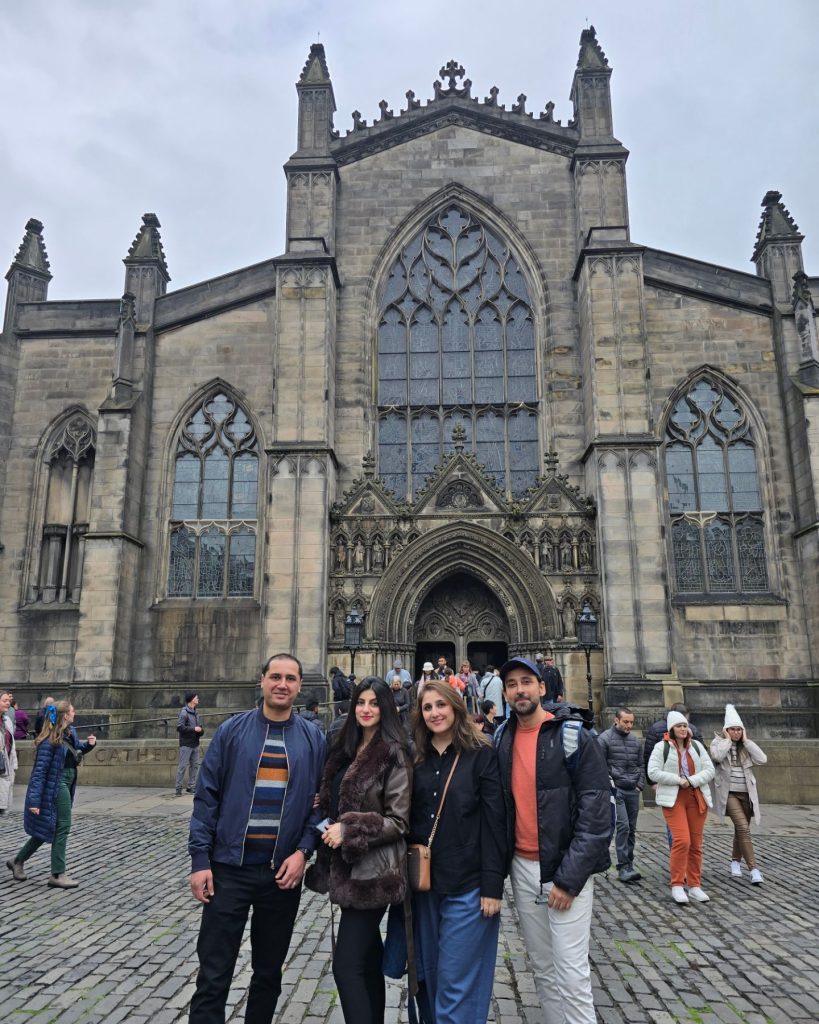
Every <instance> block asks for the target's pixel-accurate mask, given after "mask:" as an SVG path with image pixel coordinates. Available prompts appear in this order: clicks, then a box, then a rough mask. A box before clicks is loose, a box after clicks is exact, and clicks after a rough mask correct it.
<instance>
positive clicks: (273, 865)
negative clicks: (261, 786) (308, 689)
mask: <svg viewBox="0 0 819 1024" xmlns="http://www.w3.org/2000/svg"><path fill="white" fill-rule="evenodd" d="M290 713H291V714H292V713H293V712H292V711H291V712H290ZM285 724H286V723H285ZM285 732H286V730H285V728H284V726H282V746H283V747H284V759H285V761H287V785H286V786H285V787H284V796H283V797H282V813H281V817H280V818H279V827H278V830H277V831H276V842H275V843H274V844H273V857H272V858H271V860H270V867H271V868H272V869H273V870H274V871H275V869H276V850H277V849H278V848H279V836H280V835H281V834H282V822H283V821H284V805H285V804H286V803H287V790H288V789H289V788H290V755H289V754H288V752H287V740H286V738H285V735H284V734H285Z"/></svg>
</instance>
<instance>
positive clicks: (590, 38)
mask: <svg viewBox="0 0 819 1024" xmlns="http://www.w3.org/2000/svg"><path fill="white" fill-rule="evenodd" d="M608 66H609V62H608V60H607V59H606V55H605V53H603V49H602V47H601V46H600V43H598V41H597V34H596V32H595V31H594V25H591V26H590V27H589V28H585V29H583V31H582V32H581V33H580V53H579V54H578V57H577V70H578V71H596V70H599V69H602V68H608Z"/></svg>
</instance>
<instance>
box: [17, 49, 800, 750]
mask: <svg viewBox="0 0 819 1024" xmlns="http://www.w3.org/2000/svg"><path fill="white" fill-rule="evenodd" d="M610 76H611V68H610V67H609V64H608V61H607V59H606V56H605V54H604V53H603V50H602V49H601V47H600V45H599V43H598V41H597V39H596V36H595V33H594V30H593V29H587V30H585V31H584V32H583V33H582V36H581V43H580V53H579V57H578V63H577V68H576V71H575V75H574V79H573V82H572V85H571V100H572V104H573V117H572V119H571V120H570V121H569V122H568V124H562V123H561V122H560V121H557V120H555V119H554V116H553V107H554V105H553V104H551V103H549V104H547V105H546V107H545V109H544V110H543V111H541V112H532V111H529V110H528V109H527V105H526V97H525V96H520V97H518V99H517V101H516V102H515V103H514V104H513V105H511V106H509V107H508V108H507V106H506V105H504V104H501V103H500V102H499V94H498V90H497V89H496V88H493V89H492V90H490V94H489V96H487V97H483V98H479V97H475V96H473V95H472V87H471V83H470V81H469V80H468V79H467V78H465V71H464V69H463V68H461V67H460V66H458V65H457V64H456V63H455V62H453V61H450V63H449V64H448V65H446V66H445V67H443V68H442V69H441V72H440V77H439V79H438V80H437V81H436V82H435V83H434V86H433V96H432V98H431V99H429V100H426V101H421V100H419V99H417V98H416V97H415V95H414V93H412V92H408V93H407V98H406V109H403V110H399V111H393V110H391V109H388V105H387V103H386V102H382V103H381V104H380V116H379V117H378V118H377V119H376V120H375V121H373V122H372V123H367V121H366V120H364V119H362V117H361V116H360V114H359V113H358V112H356V113H355V114H354V115H353V127H352V129H351V130H349V131H346V132H339V131H337V130H335V128H334V123H333V114H334V111H335V100H334V95H333V86H332V82H331V78H330V74H329V71H328V66H327V62H326V59H325V54H324V49H323V47H322V46H321V45H319V44H316V45H314V46H313V47H311V50H310V54H309V56H308V59H307V63H306V64H305V66H304V69H303V71H302V74H301V77H300V79H299V81H298V83H297V86H296V90H297V99H298V109H299V115H298V140H297V148H296V150H295V152H294V154H293V156H292V157H291V159H290V160H289V161H288V163H287V164H286V165H285V174H286V181H287V192H286V203H287V230H286V249H285V252H284V253H283V254H282V255H280V256H277V257H275V258H272V259H270V260H268V261H265V262H263V263H260V264H257V265H255V266H251V267H247V268H244V269H240V270H237V271H235V272H233V273H229V274H226V275H224V276H223V277H220V278H217V279H214V280H208V281H204V282H202V283H200V284H196V285H193V286H191V287H188V288H184V289H181V290H176V291H174V290H170V289H169V287H168V285H169V280H170V277H169V272H168V265H167V262H166V257H165V253H164V251H163V248H162V243H161V238H160V223H159V221H158V219H157V217H156V216H155V215H153V214H146V215H145V216H144V217H143V223H142V226H141V227H140V229H139V232H138V234H137V236H136V238H135V240H134V242H133V244H132V246H131V248H130V250H129V252H128V255H127V256H126V258H125V260H124V263H125V274H124V286H123V294H122V296H121V297H118V298H116V299H111V300H110V301H109V300H106V301H49V300H48V283H49V280H50V278H51V272H50V267H49V263H48V257H47V254H46V248H45V242H44V237H43V228H42V225H41V224H40V223H39V222H38V221H36V220H31V221H29V223H28V224H27V225H26V232H25V237H24V239H23V242H22V245H21V246H20V249H19V252H18V253H17V255H16V258H15V259H14V261H13V263H12V266H11V269H10V271H9V273H8V275H7V280H8V295H7V301H6V307H5V319H4V325H3V334H2V341H1V342H0V460H2V461H0V486H2V490H1V491H0V494H1V497H0V503H1V504H0V544H2V550H0V564H1V565H2V566H3V577H4V579H5V581H6V582H5V586H4V587H3V589H2V591H1V592H0V674H2V679H3V682H4V684H8V685H12V686H13V687H14V689H15V691H16V692H17V693H18V695H19V696H20V697H21V698H22V700H21V702H22V703H23V704H26V703H28V704H31V703H34V701H35V700H38V699H39V698H40V697H42V696H43V695H44V694H46V693H48V694H53V693H57V694H60V693H64V692H67V691H70V693H71V695H72V699H73V700H74V702H75V703H76V704H77V705H78V706H79V707H82V708H85V709H108V710H109V711H116V710H117V709H118V711H119V712H120V713H121V714H124V713H126V712H128V713H132V712H133V710H134V709H147V708H151V707H153V708H157V707H168V706H171V705H172V704H173V703H174V702H175V701H178V699H179V695H180V693H181V692H182V691H183V690H185V689H190V688H194V687H195V688H196V689H197V690H198V692H199V693H200V694H201V695H202V701H203V704H205V705H207V704H210V705H211V706H214V705H218V706H220V707H224V708H230V707H234V706H245V705H246V704H247V701H248V699H249V698H250V694H251V689H250V688H251V686H252V685H253V684H254V682H255V680H256V679H257V678H258V669H259V665H260V663H261V662H262V661H263V660H264V657H265V655H266V654H269V653H272V652H274V651H278V650H290V651H294V652H296V653H297V654H298V655H299V657H300V658H301V659H302V660H303V662H304V666H305V674H306V679H307V682H308V684H309V685H310V686H311V687H313V688H315V690H316V692H317V693H321V692H324V690H323V688H324V687H325V686H326V683H325V680H326V678H327V673H328V669H329V667H330V666H331V665H333V664H340V665H341V666H342V667H345V668H349V654H348V653H347V651H346V650H345V635H344V634H345V620H346V618H347V616H348V615H349V614H350V613H351V612H352V611H357V612H358V613H359V614H360V615H361V616H362V617H363V623H364V625H363V637H362V648H361V650H360V651H359V652H358V653H357V655H356V673H357V675H358V676H359V677H360V676H361V675H362V674H365V673H371V672H375V673H378V674H384V673H385V672H386V671H387V669H388V667H389V666H391V665H392V663H393V659H394V658H396V657H401V658H402V659H403V661H404V664H405V665H407V666H408V667H410V669H411V670H415V671H417V670H418V669H419V667H420V664H421V663H422V662H423V661H425V660H428V659H430V658H431V659H432V660H434V658H435V657H437V656H438V655H440V654H443V655H445V656H446V657H447V659H448V661H449V663H450V664H453V665H454V666H455V668H456V669H457V668H458V666H459V665H460V663H461V662H462V661H463V660H464V659H467V658H468V659H470V660H471V661H472V662H473V664H475V665H478V666H482V665H485V664H487V663H495V664H497V663H499V662H500V661H501V660H503V659H505V658H506V657H507V656H508V655H509V654H517V653H521V654H525V655H528V656H533V655H534V653H535V652H536V651H538V650H545V649H547V648H549V649H551V650H553V651H554V652H555V654H556V657H557V662H558V665H559V666H560V667H561V668H562V670H563V673H564V676H565V677H566V679H567V684H568V690H569V693H570V695H571V696H573V697H575V698H577V699H580V700H583V701H584V700H585V699H586V660H585V656H584V653H583V652H582V651H581V650H580V649H579V648H578V639H577V621H578V616H579V615H580V614H581V612H582V611H583V609H586V608H588V609H589V610H590V611H591V612H592V613H593V615H594V616H595V617H596V619H597V620H598V624H599V637H600V644H599V646H598V647H597V648H596V649H595V650H594V651H593V652H592V663H591V664H592V677H593V681H594V690H595V693H594V697H595V701H596V703H597V704H598V706H606V705H613V704H616V703H620V702H627V703H629V704H631V705H633V706H635V707H637V708H638V709H644V710H645V714H646V715H649V713H652V714H653V713H654V712H655V711H656V710H658V709H659V708H660V707H662V706H663V705H664V704H667V703H669V702H670V700H672V699H682V698H687V699H689V700H691V701H693V702H694V703H695V704H696V705H697V706H699V707H700V708H703V709H707V708H713V709H716V708H717V707H718V706H721V704H722V703H724V701H725V699H726V695H728V694H730V697H733V699H734V700H736V701H737V702H738V704H739V705H740V708H741V709H743V717H745V714H746V713H750V714H753V715H757V716H758V717H759V720H760V722H761V723H762V724H763V725H764V728H765V729H767V730H768V731H769V733H771V734H774V735H776V734H778V733H780V732H783V731H786V730H796V731H797V734H798V735H802V736H815V735H817V732H816V727H817V716H816V702H815V698H814V696H813V695H814V694H815V693H816V692H817V690H816V686H815V684H816V682H817V679H819V669H817V660H819V585H818V584H817V577H818V575H819V573H817V570H818V569H819V511H817V505H819V348H817V332H816V315H815V308H814V299H813V296H814V295H819V278H815V277H814V278H811V277H809V276H807V275H806V273H805V272H804V268H803V265H802V256H801V242H802V235H801V234H800V233H799V230H798V228H797V225H796V224H795V222H794V220H793V218H792V217H791V215H790V213H789V212H788V210H787V209H786V208H785V206H784V204H783V201H782V197H781V195H780V194H779V193H777V192H768V193H767V195H766V196H765V197H764V199H763V203H762V215H761V220H760V224H759V232H758V236H757V240H756V245H755V248H754V252H753V256H752V261H753V264H754V267H755V273H747V272H742V271H737V270H731V269H726V268H724V267H719V266H714V265H711V264H707V263H703V262H701V261H698V260H693V259H689V258H687V257H685V256H680V255H675V254H671V253H667V252H662V251H659V250H656V249H652V248H650V247H649V246H647V245H645V244H643V243H642V242H641V241H639V240H634V239H632V237H631V234H630V230H629V213H628V202H627V190H626V159H627V156H628V153H627V150H626V149H625V148H624V147H623V145H622V144H621V143H620V142H619V141H618V140H617V138H615V136H614V134H613V132H614V129H613V120H612V109H611V97H610ZM730 697H729V699H730ZM715 713H716V710H715Z"/></svg>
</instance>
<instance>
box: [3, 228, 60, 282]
mask: <svg viewBox="0 0 819 1024" xmlns="http://www.w3.org/2000/svg"><path fill="white" fill-rule="evenodd" d="M14 266H19V267H26V268H27V269H29V270H36V271H39V273H41V274H43V275H44V276H46V277H48V278H49V279H50V278H51V267H50V264H49V262H48V253H47V252H46V247H45V242H44V241H43V225H42V222H41V221H39V220H36V219H35V218H34V217H32V218H30V220H28V221H27V222H26V233H25V235H24V236H23V241H22V242H21V243H20V248H19V249H18V250H17V255H16V256H15V257H14V263H13V264H12V268H13V267H14Z"/></svg>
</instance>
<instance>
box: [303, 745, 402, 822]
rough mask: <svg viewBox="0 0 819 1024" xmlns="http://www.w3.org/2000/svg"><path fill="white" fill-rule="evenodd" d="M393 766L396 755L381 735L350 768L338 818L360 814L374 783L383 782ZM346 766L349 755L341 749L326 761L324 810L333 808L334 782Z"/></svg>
mask: <svg viewBox="0 0 819 1024" xmlns="http://www.w3.org/2000/svg"><path fill="white" fill-rule="evenodd" d="M394 763H395V754H393V752H392V751H391V750H390V748H389V747H388V746H387V744H386V743H385V742H384V740H383V739H382V738H381V734H380V733H379V734H378V735H377V736H376V737H375V738H374V739H372V740H370V742H369V743H368V744H367V746H366V747H365V748H364V749H363V750H362V751H361V753H360V754H358V755H357V757H356V758H355V760H354V761H353V762H352V763H351V764H349V767H348V768H347V770H346V772H345V774H344V778H343V779H342V782H341V788H340V790H339V799H338V813H339V815H341V814H344V812H345V811H358V810H360V809H361V803H362V800H363V799H364V794H365V793H366V792H367V790H368V789H370V787H371V786H372V785H373V784H374V783H375V782H378V781H379V780H380V779H382V778H383V776H384V772H385V771H386V769H387V768H388V767H390V766H391V765H393V764H394ZM347 764H348V761H347V755H346V754H345V753H344V751H343V750H342V749H341V747H340V746H336V747H334V748H333V750H331V751H330V756H329V757H328V758H327V763H326V765H325V767H324V774H323V775H322V778H321V789H320V790H319V804H320V805H321V807H322V809H324V810H326V809H327V808H328V807H329V806H330V792H331V788H332V784H333V778H334V777H335V775H336V773H337V772H338V771H339V769H343V768H344V767H345V765H347Z"/></svg>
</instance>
